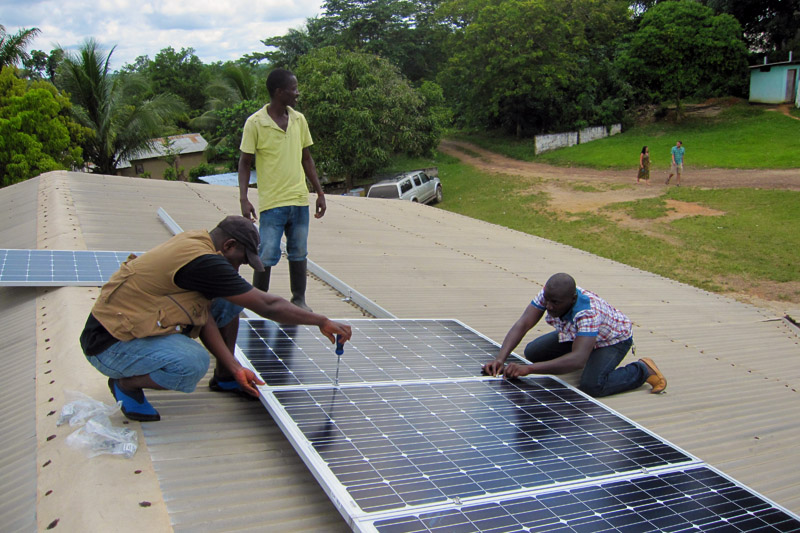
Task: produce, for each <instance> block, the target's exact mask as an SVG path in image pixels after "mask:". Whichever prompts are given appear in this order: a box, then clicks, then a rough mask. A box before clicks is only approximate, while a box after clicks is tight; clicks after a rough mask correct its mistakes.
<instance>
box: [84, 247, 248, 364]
mask: <svg viewBox="0 0 800 533" xmlns="http://www.w3.org/2000/svg"><path fill="white" fill-rule="evenodd" d="M174 281H175V285H177V286H178V287H180V288H181V289H184V290H187V291H197V292H199V293H200V294H202V295H203V296H205V297H206V298H208V299H209V300H213V299H214V298H225V297H227V296H237V295H239V294H244V293H246V292H248V291H250V290H251V289H252V288H253V286H252V285H250V284H249V283H248V282H247V281H246V280H245V279H244V278H243V277H242V276H240V275H239V273H238V272H236V270H235V269H234V268H233V265H231V264H230V263H229V262H228V261H227V260H226V259H225V258H224V257H222V256H221V255H217V254H207V255H201V256H200V257H198V258H197V259H193V260H192V261H189V262H188V263H187V264H186V265H184V266H183V267H181V269H180V270H178V271H177V272H176V273H175V279H174ZM191 329H192V328H191V327H188V328H186V329H184V331H183V333H184V334H186V335H188V334H189V332H190V331H191ZM118 340H119V339H116V338H114V337H113V336H112V335H111V334H110V333H109V332H108V330H106V328H104V327H103V325H102V324H101V323H100V322H98V321H97V319H96V318H95V317H94V315H92V314H91V313H89V318H88V319H87V320H86V325H85V326H84V328H83V333H81V348H83V353H85V354H86V355H97V354H99V353H100V352H102V351H104V350H105V349H106V348H108V347H109V346H111V345H112V344H114V343H115V342H117V341H118Z"/></svg>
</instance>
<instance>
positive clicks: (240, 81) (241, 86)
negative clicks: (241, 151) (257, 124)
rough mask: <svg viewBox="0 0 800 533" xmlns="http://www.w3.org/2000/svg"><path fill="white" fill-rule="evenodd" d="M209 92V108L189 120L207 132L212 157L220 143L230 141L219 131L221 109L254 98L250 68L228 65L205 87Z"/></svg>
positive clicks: (209, 157) (191, 124)
mask: <svg viewBox="0 0 800 533" xmlns="http://www.w3.org/2000/svg"><path fill="white" fill-rule="evenodd" d="M206 93H207V94H208V96H209V98H208V100H207V102H208V103H207V104H206V111H205V112H204V113H203V114H202V115H200V116H198V117H195V118H193V119H192V120H190V121H189V127H190V128H192V129H193V130H195V131H197V130H201V131H203V132H204V137H205V138H206V139H207V140H208V148H206V158H207V159H209V160H211V159H213V158H215V157H216V156H217V147H218V146H219V145H220V144H221V143H224V142H226V141H227V139H226V138H225V137H224V136H222V137H221V136H220V135H219V134H218V128H219V126H220V124H221V123H222V121H221V120H220V117H219V112H220V111H221V110H223V109H227V108H230V107H233V106H235V105H236V104H239V103H241V102H243V101H245V100H255V99H256V98H257V96H256V82H255V79H254V78H253V73H252V71H251V69H249V68H247V67H245V66H242V65H226V66H225V67H224V68H223V69H222V71H221V72H219V74H218V75H217V77H216V78H215V79H214V80H213V81H212V82H211V83H210V84H209V86H208V87H207V88H206Z"/></svg>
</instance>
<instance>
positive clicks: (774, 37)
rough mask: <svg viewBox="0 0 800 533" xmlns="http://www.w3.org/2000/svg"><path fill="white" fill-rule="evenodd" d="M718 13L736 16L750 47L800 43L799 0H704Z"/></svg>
mask: <svg viewBox="0 0 800 533" xmlns="http://www.w3.org/2000/svg"><path fill="white" fill-rule="evenodd" d="M702 3H704V4H706V5H707V6H708V7H710V8H712V9H713V10H714V11H716V12H717V13H728V14H729V15H733V16H734V17H736V20H738V21H739V24H741V25H742V28H743V29H744V38H745V40H746V41H747V45H748V47H749V48H750V50H752V51H754V52H771V51H776V50H787V49H789V48H790V47H791V45H792V44H793V43H794V44H795V45H796V46H797V45H800V0H704V1H703V2H702Z"/></svg>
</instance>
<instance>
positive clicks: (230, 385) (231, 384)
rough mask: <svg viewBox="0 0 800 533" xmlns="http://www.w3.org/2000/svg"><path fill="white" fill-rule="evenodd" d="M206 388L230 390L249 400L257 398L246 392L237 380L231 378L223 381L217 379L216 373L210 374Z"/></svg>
mask: <svg viewBox="0 0 800 533" xmlns="http://www.w3.org/2000/svg"><path fill="white" fill-rule="evenodd" d="M208 388H209V389H211V390H213V391H214V392H230V393H233V394H237V395H239V396H241V397H243V398H247V399H249V400H258V398H256V397H255V396H252V395H251V394H248V393H247V392H245V391H244V389H242V386H241V385H239V382H238V381H236V380H235V379H231V380H229V381H223V380H221V379H218V378H217V376H216V375H214V376H211V379H210V380H209V381H208Z"/></svg>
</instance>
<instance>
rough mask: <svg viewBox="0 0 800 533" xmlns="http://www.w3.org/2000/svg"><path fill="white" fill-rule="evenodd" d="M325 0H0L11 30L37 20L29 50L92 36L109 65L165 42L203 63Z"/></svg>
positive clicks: (237, 53) (312, 11) (276, 31)
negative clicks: (191, 52) (108, 56)
mask: <svg viewBox="0 0 800 533" xmlns="http://www.w3.org/2000/svg"><path fill="white" fill-rule="evenodd" d="M321 4H322V0H296V1H289V0H226V1H221V0H144V1H136V0H62V1H55V0H0V23H1V24H3V25H4V26H5V27H6V31H8V32H12V33H13V32H16V31H17V30H19V29H20V28H31V27H36V28H39V29H40V30H41V33H40V34H39V35H38V36H37V37H36V38H35V39H34V40H33V41H32V43H31V45H30V47H29V50H34V49H36V50H44V51H46V52H49V51H50V50H51V49H52V48H54V47H55V46H57V45H60V46H62V47H64V48H67V49H75V48H77V47H78V46H79V45H80V44H81V43H82V42H83V41H84V40H86V39H87V38H89V37H93V38H94V39H96V40H97V41H98V42H99V43H100V44H101V45H102V46H103V47H104V48H105V49H106V50H110V49H111V47H113V46H116V49H115V51H114V55H113V56H112V60H111V63H112V67H113V68H115V69H117V68H120V67H121V66H122V65H124V64H125V63H131V62H133V61H134V59H136V57H138V56H140V55H148V56H150V57H151V58H153V57H154V56H155V55H156V54H157V53H158V52H159V51H160V50H161V49H163V48H166V47H168V46H171V47H172V48H174V49H176V50H180V49H181V48H194V49H195V53H196V54H197V55H198V57H200V59H201V60H202V61H203V62H205V63H211V62H214V61H227V60H231V59H237V58H239V57H241V56H242V55H244V54H247V53H251V52H256V51H263V50H264V49H265V48H264V45H263V44H262V43H261V40H262V39H266V38H267V37H272V36H275V35H283V34H284V33H286V32H287V31H288V30H289V29H290V28H297V27H300V26H302V25H303V24H304V22H305V20H306V19H307V18H309V17H313V16H317V15H319V14H320V12H321V7H320V6H321Z"/></svg>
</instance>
